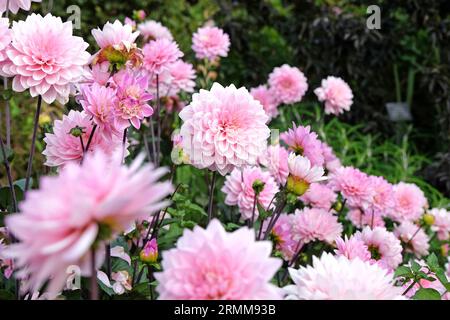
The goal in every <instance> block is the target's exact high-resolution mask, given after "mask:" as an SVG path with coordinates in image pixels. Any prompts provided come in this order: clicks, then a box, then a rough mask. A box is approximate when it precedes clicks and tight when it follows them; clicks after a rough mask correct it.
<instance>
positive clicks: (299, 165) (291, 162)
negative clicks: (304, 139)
mask: <svg viewBox="0 0 450 320" xmlns="http://www.w3.org/2000/svg"><path fill="white" fill-rule="evenodd" d="M288 168H289V174H290V175H291V176H292V177H293V178H294V179H295V180H297V181H302V182H305V183H306V184H308V185H311V184H312V183H315V182H320V181H324V180H326V179H327V177H326V176H324V174H325V171H324V170H323V168H322V167H320V166H313V165H311V162H310V161H309V159H308V158H305V157H302V156H297V155H295V153H291V154H290V155H289V157H288Z"/></svg>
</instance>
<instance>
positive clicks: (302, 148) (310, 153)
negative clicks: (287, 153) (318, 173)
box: [280, 123, 325, 166]
mask: <svg viewBox="0 0 450 320" xmlns="http://www.w3.org/2000/svg"><path fill="white" fill-rule="evenodd" d="M292 125H293V128H292V129H289V130H288V132H283V133H282V134H281V136H280V138H281V140H282V141H283V142H284V143H286V144H287V145H288V147H289V150H291V151H293V152H295V153H296V154H299V155H302V156H304V157H306V158H308V159H309V161H311V164H312V165H315V166H323V164H324V161H325V160H324V157H323V152H322V143H321V142H320V140H319V139H318V138H317V134H316V133H315V132H312V131H311V127H310V126H307V127H304V126H299V127H297V126H296V125H295V123H293V124H292Z"/></svg>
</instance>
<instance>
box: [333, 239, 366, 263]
mask: <svg viewBox="0 0 450 320" xmlns="http://www.w3.org/2000/svg"><path fill="white" fill-rule="evenodd" d="M335 253H336V255H337V256H344V257H346V258H347V259H349V260H353V259H361V260H362V261H373V260H372V258H371V255H370V251H369V247H368V246H366V244H365V243H364V242H363V241H361V240H359V239H358V238H356V237H350V238H348V237H347V236H345V238H344V239H342V238H336V250H335Z"/></svg>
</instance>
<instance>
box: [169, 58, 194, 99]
mask: <svg viewBox="0 0 450 320" xmlns="http://www.w3.org/2000/svg"><path fill="white" fill-rule="evenodd" d="M169 73H170V76H171V80H170V87H169V92H170V93H171V94H173V95H176V94H178V93H179V92H180V91H184V92H194V88H195V81H194V80H195V77H196V75H195V70H194V67H193V66H192V64H190V63H187V62H184V61H182V60H177V61H175V62H174V63H172V64H171V65H170V67H169Z"/></svg>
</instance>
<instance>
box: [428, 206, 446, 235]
mask: <svg viewBox="0 0 450 320" xmlns="http://www.w3.org/2000/svg"><path fill="white" fill-rule="evenodd" d="M429 213H430V214H432V215H433V217H434V223H433V225H432V227H431V229H432V230H433V231H434V232H437V236H438V239H439V240H442V241H445V240H448V239H449V238H450V236H449V235H450V212H448V211H447V210H445V209H438V208H435V209H431V210H430V211H429Z"/></svg>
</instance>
